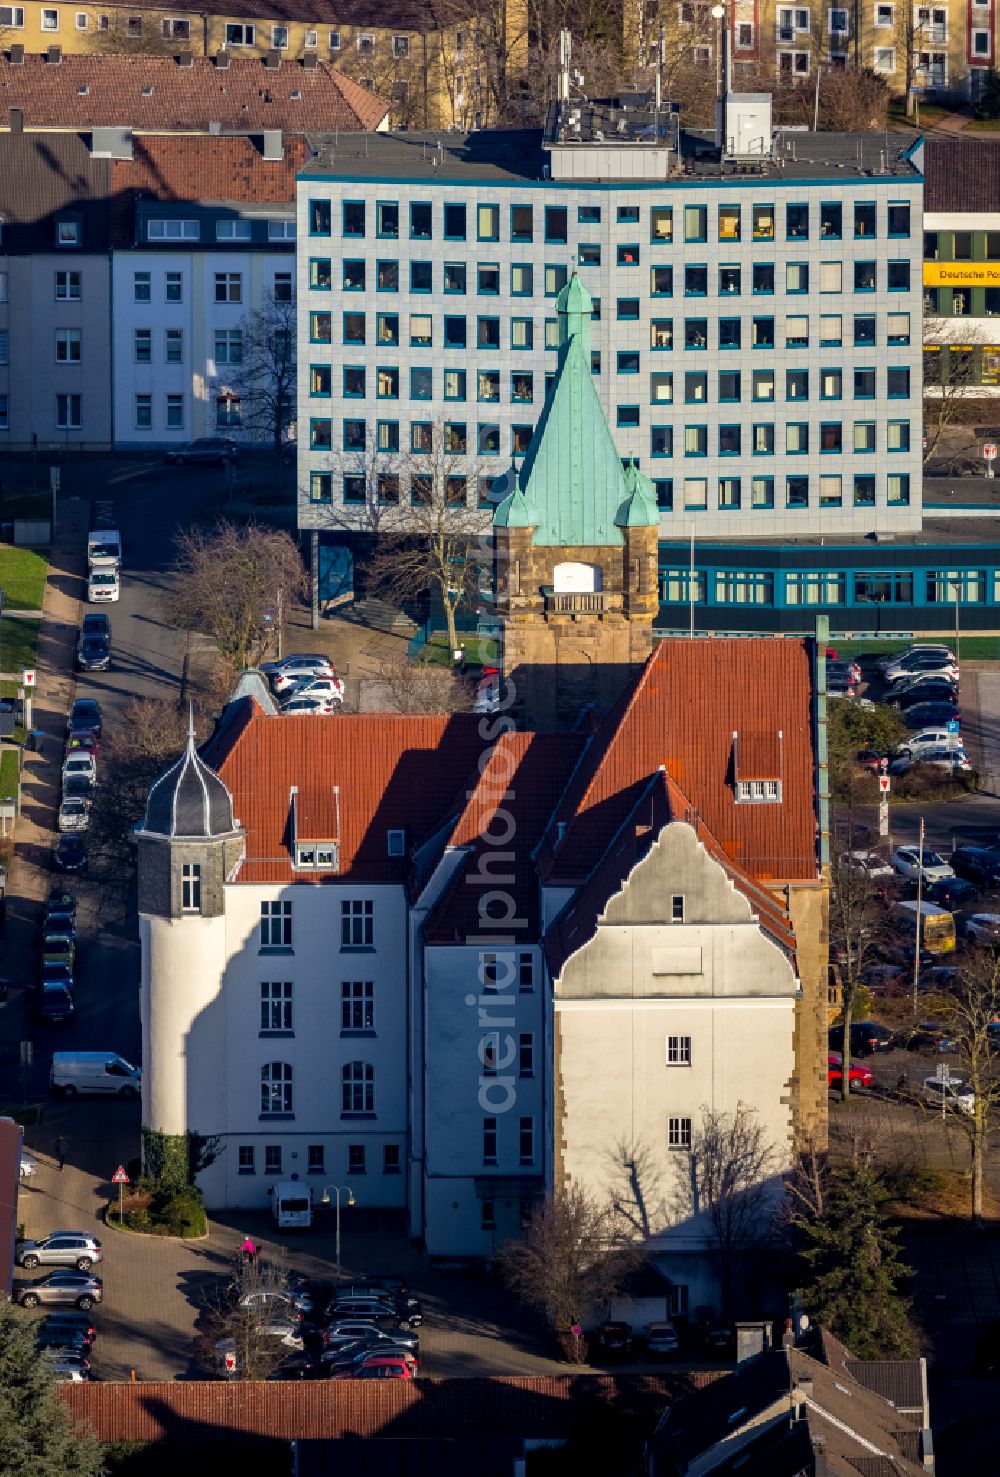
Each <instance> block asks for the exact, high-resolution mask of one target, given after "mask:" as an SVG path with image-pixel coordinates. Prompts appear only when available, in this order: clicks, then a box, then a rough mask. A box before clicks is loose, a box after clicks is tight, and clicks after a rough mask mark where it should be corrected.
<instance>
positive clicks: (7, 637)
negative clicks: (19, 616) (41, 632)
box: [0, 616, 41, 672]
mask: <svg viewBox="0 0 1000 1477" xmlns="http://www.w3.org/2000/svg"><path fill="white" fill-rule="evenodd" d="M40 625H41V621H40V620H12V619H11V618H10V617H7V616H5V617H4V618H3V620H0V672H20V671H21V670H22V668H24V667H33V666H34V665H35V652H36V651H37V649H38V627H39V626H40Z"/></svg>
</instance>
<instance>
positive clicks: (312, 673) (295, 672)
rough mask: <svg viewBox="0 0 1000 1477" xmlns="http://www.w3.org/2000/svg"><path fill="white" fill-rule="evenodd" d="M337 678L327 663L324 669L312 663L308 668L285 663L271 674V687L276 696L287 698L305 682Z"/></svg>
mask: <svg viewBox="0 0 1000 1477" xmlns="http://www.w3.org/2000/svg"><path fill="white" fill-rule="evenodd" d="M335 676H336V672H335V671H334V669H333V666H332V665H331V664H330V662H326V663H325V664H324V666H322V667H316V666H313V665H312V664H311V663H310V664H309V665H308V666H295V665H293V664H292V663H285V664H283V665H282V666H280V667H279V668H278V669H277V671H275V672H272V673H271V686H272V688H273V689H274V692H275V694H276V696H278V697H281V696H283V695H284V696H286V697H287V696H288V695H290V694H291V693H292V692H294V691H295V689H296V688H297V687H301V686H302V684H303V683H305V682H314V681H318V680H319V678H320V677H335Z"/></svg>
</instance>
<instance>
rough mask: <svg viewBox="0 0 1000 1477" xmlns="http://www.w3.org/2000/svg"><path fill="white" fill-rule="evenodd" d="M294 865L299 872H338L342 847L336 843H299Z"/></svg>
mask: <svg viewBox="0 0 1000 1477" xmlns="http://www.w3.org/2000/svg"><path fill="white" fill-rule="evenodd" d="M292 865H293V866H294V867H295V869H296V871H298V872H336V871H337V870H338V868H339V866H340V847H339V846H338V845H337V842H336V841H297V842H296V843H295V858H294V861H293V863H292Z"/></svg>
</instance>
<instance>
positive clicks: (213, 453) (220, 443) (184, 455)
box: [167, 436, 240, 467]
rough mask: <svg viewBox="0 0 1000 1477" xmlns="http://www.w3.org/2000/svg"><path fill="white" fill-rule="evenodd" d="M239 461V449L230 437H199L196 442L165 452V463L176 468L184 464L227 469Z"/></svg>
mask: <svg viewBox="0 0 1000 1477" xmlns="http://www.w3.org/2000/svg"><path fill="white" fill-rule="evenodd" d="M239 459H240V449H239V447H238V446H237V444H236V442H235V441H234V440H233V438H232V437H231V436H200V437H199V438H198V440H197V441H189V442H188V444H187V445H186V446H177V447H173V448H171V450H170V451H168V452H167V461H168V462H173V463H174V466H176V467H183V466H184V464H185V463H186V462H190V463H195V462H200V463H201V464H202V465H209V466H216V467H227V466H229V465H230V464H232V463H234V462H238V461H239Z"/></svg>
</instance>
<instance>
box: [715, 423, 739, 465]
mask: <svg viewBox="0 0 1000 1477" xmlns="http://www.w3.org/2000/svg"><path fill="white" fill-rule="evenodd" d="M742 445H743V431H742V427H741V426H740V425H739V423H738V422H735V421H734V422H730V423H729V424H727V425H721V426H720V427H719V455H720V456H739V455H740V452H741V450H742Z"/></svg>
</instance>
